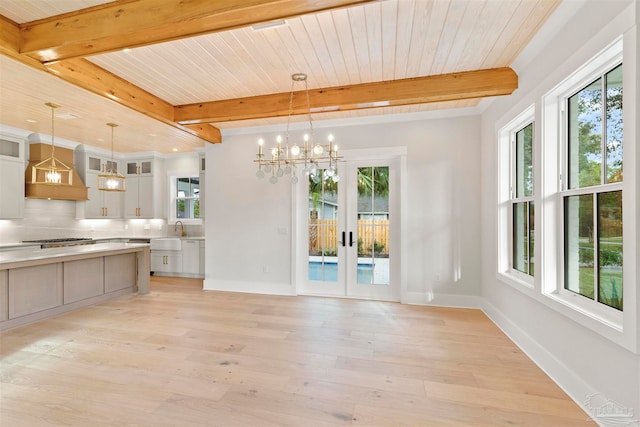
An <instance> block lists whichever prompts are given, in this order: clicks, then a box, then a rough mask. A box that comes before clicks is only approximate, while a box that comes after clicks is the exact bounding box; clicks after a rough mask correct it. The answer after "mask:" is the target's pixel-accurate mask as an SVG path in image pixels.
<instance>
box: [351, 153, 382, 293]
mask: <svg viewBox="0 0 640 427" xmlns="http://www.w3.org/2000/svg"><path fill="white" fill-rule="evenodd" d="M357 173H358V283H359V284H379V285H388V284H389V167H388V166H376V167H363V168H358V172H357Z"/></svg>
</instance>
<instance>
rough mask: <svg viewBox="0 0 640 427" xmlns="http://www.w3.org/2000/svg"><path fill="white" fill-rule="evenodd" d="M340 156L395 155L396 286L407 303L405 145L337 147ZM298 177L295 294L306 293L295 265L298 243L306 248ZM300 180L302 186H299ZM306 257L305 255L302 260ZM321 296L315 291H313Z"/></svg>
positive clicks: (294, 211)
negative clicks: (397, 222) (397, 210)
mask: <svg viewBox="0 0 640 427" xmlns="http://www.w3.org/2000/svg"><path fill="white" fill-rule="evenodd" d="M340 155H341V156H342V157H343V158H344V159H345V160H376V159H380V160H388V159H389V158H396V159H397V161H398V181H399V182H398V198H399V199H400V200H399V201H398V204H399V206H400V215H399V216H400V224H399V226H398V230H399V234H400V236H399V241H398V245H397V246H398V250H397V252H398V253H397V254H396V255H395V256H397V257H398V266H399V267H398V268H399V269H400V272H399V274H398V276H399V280H400V283H399V287H400V303H403V304H406V303H407V302H408V292H407V276H408V274H407V261H406V259H407V257H406V256H405V255H406V253H407V225H406V224H407V197H406V195H407V147H404V146H402V147H383V148H363V149H352V150H341V153H340ZM302 181H303V180H300V181H299V182H298V184H295V185H292V186H291V187H292V188H291V282H292V287H293V289H294V293H295V294H296V295H306V294H305V293H304V292H303V291H302V283H303V281H306V278H305V277H304V276H303V273H304V272H303V271H301V269H300V268H298V265H299V263H300V262H301V256H302V255H301V253H302V251H301V250H298V248H299V247H300V245H303V247H306V245H308V242H307V241H306V239H304V238H303V237H306V231H305V230H304V224H305V223H306V217H304V216H303V215H306V212H305V211H304V210H303V209H299V208H298V203H299V202H300V199H301V198H304V197H303V193H304V183H302ZM301 183H302V185H300V184H301ZM306 259H308V256H307V257H305V260H306ZM313 295H317V296H321V295H319V294H313ZM330 296H331V297H335V298H351V299H365V298H361V297H349V296H346V295H345V296H335V295H330Z"/></svg>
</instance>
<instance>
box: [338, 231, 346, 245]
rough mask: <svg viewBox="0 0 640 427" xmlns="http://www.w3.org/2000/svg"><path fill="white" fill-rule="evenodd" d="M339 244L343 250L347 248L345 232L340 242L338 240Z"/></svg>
mask: <svg viewBox="0 0 640 427" xmlns="http://www.w3.org/2000/svg"><path fill="white" fill-rule="evenodd" d="M339 243H340V244H341V245H342V247H343V248H344V247H345V246H347V233H346V232H345V231H343V232H342V240H340V242H339Z"/></svg>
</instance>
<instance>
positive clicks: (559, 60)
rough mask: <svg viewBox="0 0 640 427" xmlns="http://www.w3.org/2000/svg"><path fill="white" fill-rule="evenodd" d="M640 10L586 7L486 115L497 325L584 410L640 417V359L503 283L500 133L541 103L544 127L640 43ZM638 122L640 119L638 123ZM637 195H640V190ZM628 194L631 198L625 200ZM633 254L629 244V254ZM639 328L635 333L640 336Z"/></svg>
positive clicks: (620, 5)
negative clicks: (608, 409)
mask: <svg viewBox="0 0 640 427" xmlns="http://www.w3.org/2000/svg"><path fill="white" fill-rule="evenodd" d="M634 3H635V2H634V1H587V2H585V3H584V6H582V8H581V9H579V10H577V12H575V15H574V16H573V17H572V19H571V21H570V22H569V23H568V24H566V25H564V26H562V27H560V29H558V28H556V29H555V31H557V35H556V36H555V37H554V38H553V39H551V40H550V41H549V44H548V45H547V46H545V47H544V49H542V50H541V51H540V52H541V53H540V54H539V56H538V57H537V58H535V60H533V61H530V62H528V63H527V62H524V61H520V64H522V66H521V67H520V68H519V69H518V70H517V71H518V73H519V86H520V88H519V89H518V90H517V91H516V93H515V94H514V95H512V96H510V97H505V98H500V99H499V100H497V101H496V102H494V103H493V104H491V106H490V107H489V108H488V109H487V110H486V111H485V112H484V114H483V115H482V153H481V159H482V189H481V192H482V195H483V198H482V222H481V226H482V248H481V254H482V283H483V287H482V294H483V297H484V299H485V311H486V312H487V313H488V314H489V315H490V316H491V317H492V319H493V320H494V321H496V322H497V323H498V325H499V326H500V327H501V328H502V329H503V330H505V332H507V333H508V334H509V335H510V336H511V337H512V338H513V339H514V341H515V342H516V343H517V344H518V345H519V346H520V347H521V348H523V349H524V350H525V351H526V352H527V353H528V354H529V355H530V356H531V357H532V358H533V359H534V361H536V362H537V363H538V364H539V365H540V366H541V367H542V368H543V369H544V370H545V371H546V372H547V373H548V374H550V376H551V377H552V378H553V379H554V380H555V381H556V382H558V384H559V385H560V386H561V387H563V388H564V389H565V390H566V391H567V392H568V393H569V395H570V396H572V398H573V399H574V400H576V402H577V403H578V404H580V405H581V406H583V405H584V404H585V402H586V401H587V399H588V397H589V395H591V394H593V393H601V394H602V395H601V396H606V398H608V399H611V400H613V401H615V402H617V403H619V404H621V405H623V406H624V407H626V408H631V409H633V410H634V411H635V413H636V414H638V412H640V369H639V366H640V358H639V357H638V355H637V354H635V353H634V352H633V351H629V350H627V349H625V348H623V347H622V346H620V345H618V344H616V343H614V342H613V341H612V340H610V339H609V337H606V336H602V335H599V334H598V333H596V332H593V331H591V330H590V329H588V328H585V327H584V326H583V325H581V324H580V323H579V322H577V321H575V320H574V319H571V318H568V317H567V316H565V315H563V314H561V313H560V312H559V311H558V310H555V309H552V308H550V307H549V306H548V305H546V304H543V303H542V302H541V300H540V299H539V298H538V299H536V298H532V297H531V296H530V295H527V294H526V293H525V292H520V291H518V290H516V289H514V288H513V287H511V286H509V285H507V284H505V283H502V282H500V281H499V280H498V279H497V278H496V265H497V261H496V248H497V241H496V237H497V235H498V234H497V229H496V215H497V195H496V193H497V182H496V177H497V174H496V170H497V159H496V156H497V149H496V146H497V141H498V138H497V130H498V129H499V127H500V126H502V125H504V124H505V123H506V122H508V121H509V120H510V119H512V118H513V117H515V116H516V115H517V114H518V113H520V112H521V111H523V110H524V109H525V108H526V107H528V106H529V105H532V104H534V103H536V120H539V119H540V99H541V97H542V96H543V95H544V94H545V93H546V92H547V91H549V90H550V89H552V88H553V86H554V85H556V84H557V83H559V82H560V81H561V80H562V79H564V78H565V77H567V76H568V75H569V74H570V73H571V72H572V71H573V70H575V69H576V68H577V67H579V66H580V65H582V64H583V63H584V62H586V61H587V60H588V59H589V58H591V57H592V56H593V55H595V54H596V53H597V52H598V51H600V50H601V49H603V48H604V47H606V46H607V45H608V44H609V43H611V42H612V41H613V40H614V39H615V38H616V37H618V36H620V35H621V34H623V33H625V32H626V37H627V38H626V39H625V40H626V42H629V41H630V40H631V41H633V40H634V39H635V41H636V42H637V35H636V34H635V29H634V25H637V22H638V15H637V13H638V12H637V10H636V8H634ZM635 4H636V6H637V3H635ZM574 5H575V3H574ZM625 8H626V9H625ZM634 18H635V19H634ZM629 36H631V38H630V39H629ZM630 53H632V52H629V51H628V50H626V49H625V61H633V62H635V63H636V64H637V61H638V59H637V54H631V55H628V54H630ZM637 69H638V68H637V67H636V70H637ZM639 78H640V75H638V73H637V71H636V75H635V76H634V75H625V76H624V79H625V98H627V97H632V98H633V97H635V99H636V102H635V105H636V107H635V108H636V109H638V101H637V99H638V94H637V89H636V88H635V87H634V81H635V82H637V81H638V80H639ZM625 108H626V107H625ZM637 117H638V116H637V111H636V114H635V120H636V123H637ZM632 121H633V120H632ZM632 121H631V122H632ZM631 122H625V129H627V127H629V126H631V127H634V128H635V123H631ZM625 132H627V130H625ZM629 142H630V141H626V142H625V143H626V144H627V145H626V146H625V150H628V149H629V150H630V151H632V148H631V147H629V145H631V144H629ZM631 143H633V140H631ZM636 146H637V141H636ZM625 157H626V154H625ZM636 159H637V155H636ZM625 161H626V160H625ZM636 162H637V160H636ZM630 163H632V162H630ZM625 166H627V164H626V163H625ZM636 176H637V174H636V172H635V171H632V170H629V169H627V168H625V181H627V180H628V179H630V180H635V181H636V182H637V177H636ZM633 187H635V189H636V193H637V189H638V188H640V186H639V185H635V186H632V188H633ZM626 194H628V193H625V196H626ZM638 198H640V197H638V196H636V200H637V199H638ZM635 212H636V218H627V217H625V225H626V224H627V221H629V224H630V225H631V224H633V223H634V220H635V222H636V224H637V221H638V219H637V212H639V211H638V210H637V208H636V211H635ZM639 244H640V240H638V237H637V236H636V242H635V246H636V247H638V245H639ZM629 246H633V245H629ZM627 248H628V246H627V243H626V241H625V251H627ZM625 283H630V284H631V285H633V283H636V284H637V283H638V277H625ZM627 298H633V299H634V300H636V298H637V297H635V296H634V295H627V294H625V302H626V300H627ZM634 305H637V302H635V303H634ZM625 306H626V304H625ZM634 308H635V307H634ZM629 326H630V325H627V327H629ZM637 326H638V325H631V327H632V329H634V330H635V329H636V328H637ZM636 418H638V417H637V415H636Z"/></svg>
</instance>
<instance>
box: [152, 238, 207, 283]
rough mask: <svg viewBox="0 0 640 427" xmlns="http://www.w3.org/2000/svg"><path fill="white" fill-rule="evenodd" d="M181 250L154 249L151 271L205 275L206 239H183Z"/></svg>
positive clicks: (177, 274) (165, 274)
mask: <svg viewBox="0 0 640 427" xmlns="http://www.w3.org/2000/svg"><path fill="white" fill-rule="evenodd" d="M181 243H182V246H181V247H182V249H181V250H163V249H153V246H154V242H153V239H152V242H151V246H152V249H151V271H153V272H154V273H161V275H164V276H170V275H176V276H184V277H204V259H203V257H204V240H202V239H181Z"/></svg>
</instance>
